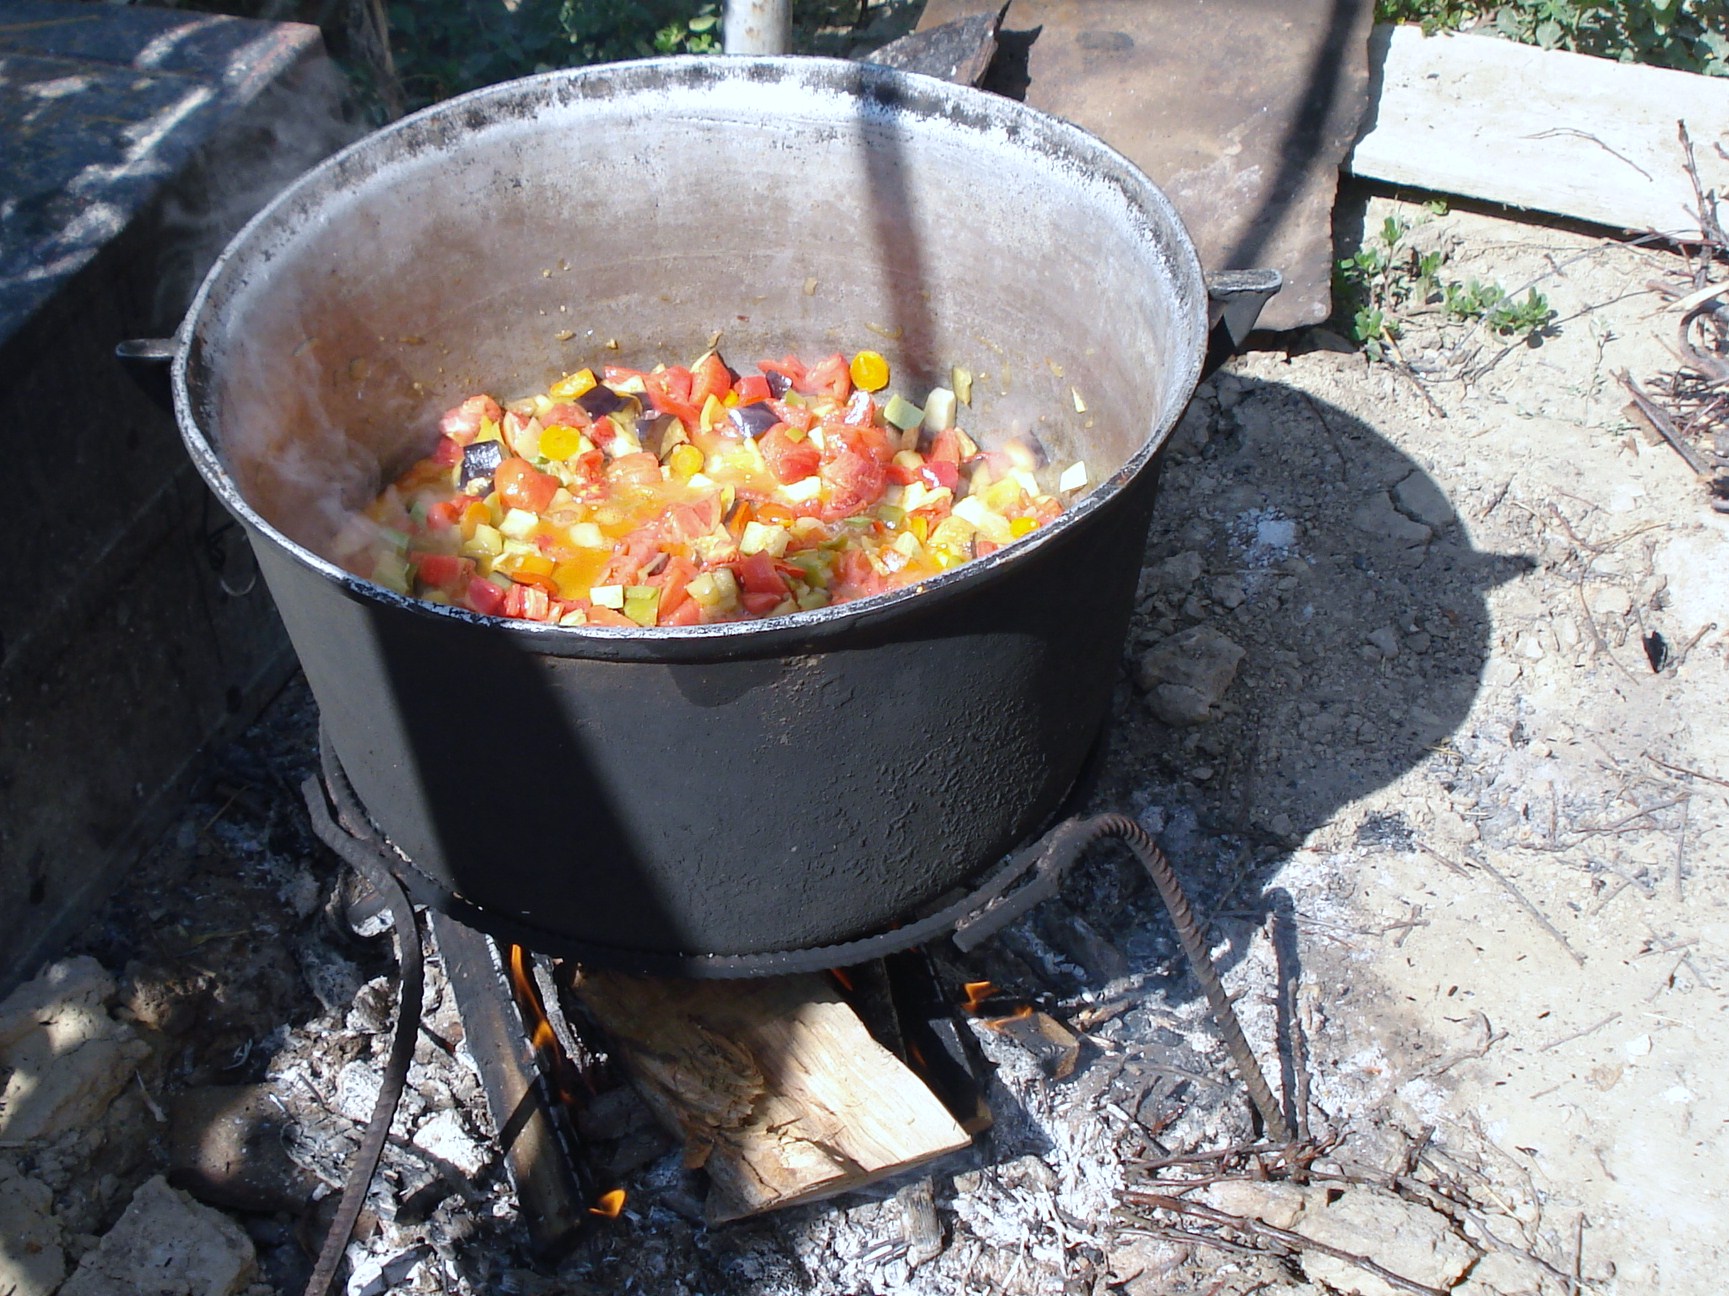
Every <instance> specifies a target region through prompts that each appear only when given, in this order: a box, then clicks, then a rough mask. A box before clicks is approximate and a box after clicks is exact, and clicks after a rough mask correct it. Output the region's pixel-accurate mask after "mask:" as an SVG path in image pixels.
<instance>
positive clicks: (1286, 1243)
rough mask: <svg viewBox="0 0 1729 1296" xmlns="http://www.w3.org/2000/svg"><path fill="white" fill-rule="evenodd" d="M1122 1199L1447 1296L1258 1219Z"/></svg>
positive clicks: (1420, 1292) (1142, 1196) (1131, 1194)
mask: <svg viewBox="0 0 1729 1296" xmlns="http://www.w3.org/2000/svg"><path fill="white" fill-rule="evenodd" d="M1123 1196H1124V1198H1125V1199H1126V1200H1127V1201H1129V1202H1130V1203H1131V1204H1132V1205H1136V1206H1154V1207H1157V1208H1158V1209H1160V1210H1167V1211H1171V1212H1173V1213H1175V1214H1178V1215H1187V1216H1190V1217H1192V1218H1194V1219H1200V1220H1205V1221H1207V1222H1208V1223H1209V1224H1214V1225H1217V1226H1218V1227H1220V1228H1225V1229H1231V1230H1234V1231H1236V1232H1239V1233H1244V1234H1247V1235H1248V1236H1250V1237H1254V1238H1260V1239H1263V1240H1265V1241H1267V1242H1271V1243H1275V1244H1277V1248H1276V1253H1278V1254H1285V1253H1288V1252H1303V1251H1314V1252H1318V1253H1319V1254H1321V1255H1325V1256H1331V1257H1332V1258H1333V1259H1335V1260H1343V1261H1344V1262H1345V1263H1346V1264H1349V1265H1355V1266H1356V1267H1357V1268H1359V1269H1361V1270H1363V1272H1365V1273H1370V1274H1373V1275H1374V1276H1375V1277H1377V1278H1379V1279H1380V1280H1381V1281H1382V1282H1384V1283H1386V1284H1387V1285H1388V1286H1389V1287H1396V1288H1398V1289H1399V1290H1400V1291H1407V1292H1412V1293H1414V1294H1415V1296H1446V1293H1445V1292H1443V1291H1442V1290H1441V1289H1440V1288H1439V1287H1431V1286H1429V1285H1428V1284H1427V1283H1421V1282H1418V1281H1417V1280H1416V1279H1415V1278H1407V1277H1405V1275H1403V1274H1399V1273H1394V1272H1393V1271H1392V1270H1391V1269H1389V1268H1387V1267H1386V1266H1385V1265H1382V1264H1378V1263H1377V1262H1376V1261H1374V1260H1371V1259H1370V1258H1369V1257H1368V1256H1364V1255H1357V1254H1355V1253H1354V1252H1351V1251H1346V1250H1345V1249H1344V1248H1342V1247H1336V1246H1332V1245H1330V1244H1328V1243H1326V1242H1318V1241H1316V1240H1315V1239H1314V1238H1311V1237H1305V1236H1304V1235H1303V1234H1301V1233H1293V1232H1292V1231H1291V1230H1290V1229H1282V1228H1277V1227H1275V1226H1274V1225H1271V1224H1263V1223H1262V1222H1261V1221H1260V1220H1257V1219H1249V1218H1246V1217H1244V1216H1241V1215H1232V1214H1231V1213H1230V1212H1229V1211H1222V1210H1216V1209H1214V1208H1213V1207H1211V1206H1204V1205H1202V1204H1201V1203H1199V1202H1190V1201H1184V1200H1183V1199H1182V1198H1180V1197H1171V1196H1168V1195H1166V1194H1164V1193H1154V1192H1144V1191H1141V1190H1138V1189H1133V1188H1131V1189H1129V1190H1128V1191H1127V1192H1125V1193H1124V1194H1123ZM1270 1249H1271V1248H1270Z"/></svg>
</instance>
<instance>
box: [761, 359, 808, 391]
mask: <svg viewBox="0 0 1729 1296" xmlns="http://www.w3.org/2000/svg"><path fill="white" fill-rule="evenodd" d="M756 367H757V368H758V369H760V370H762V372H763V373H765V374H779V375H780V376H781V377H782V378H785V379H786V380H787V381H788V382H789V383H791V384H792V385H793V386H794V387H795V388H798V387H802V386H803V385H804V375H805V367H804V361H802V360H800V359H799V358H798V357H797V356H793V355H789V356H787V357H786V358H784V359H781V360H758V361H757V362H756Z"/></svg>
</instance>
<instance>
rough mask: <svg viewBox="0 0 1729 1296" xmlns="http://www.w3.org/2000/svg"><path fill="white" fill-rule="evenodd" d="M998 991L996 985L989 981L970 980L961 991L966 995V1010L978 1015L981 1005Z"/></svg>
mask: <svg viewBox="0 0 1729 1296" xmlns="http://www.w3.org/2000/svg"><path fill="white" fill-rule="evenodd" d="M996 992H997V988H996V986H994V985H992V984H991V983H990V982H989V981H968V982H967V983H966V984H965V985H963V986H962V987H961V993H962V994H963V995H965V996H966V1004H965V1007H966V1010H967V1011H968V1012H969V1013H973V1014H974V1015H977V1013H978V1010H979V1005H981V1004H982V1003H984V1001H985V1000H987V999H989V998H990V997H991V996H992V995H994V994H995V993H996Z"/></svg>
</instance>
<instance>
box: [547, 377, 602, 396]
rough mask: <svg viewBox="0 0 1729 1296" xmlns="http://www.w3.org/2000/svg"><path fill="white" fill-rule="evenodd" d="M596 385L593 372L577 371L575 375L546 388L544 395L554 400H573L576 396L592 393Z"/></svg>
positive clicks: (561, 379)
mask: <svg viewBox="0 0 1729 1296" xmlns="http://www.w3.org/2000/svg"><path fill="white" fill-rule="evenodd" d="M596 385H597V383H596V379H595V376H594V370H592V369H578V370H577V371H576V372H575V373H573V374H568V375H566V376H565V377H563V378H560V379H559V380H558V381H557V382H555V383H553V384H552V386H551V387H549V388H547V392H546V394H547V395H549V396H551V397H552V398H553V399H554V400H561V401H567V400H575V399H576V398H577V397H578V396H582V395H585V394H586V393H588V392H591V391H593V390H594V389H595V386H596Z"/></svg>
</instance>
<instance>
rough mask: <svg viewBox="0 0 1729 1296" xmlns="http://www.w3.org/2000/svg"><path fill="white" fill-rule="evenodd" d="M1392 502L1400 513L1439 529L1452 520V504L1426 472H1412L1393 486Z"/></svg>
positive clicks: (1431, 527) (1432, 528) (1433, 528)
mask: <svg viewBox="0 0 1729 1296" xmlns="http://www.w3.org/2000/svg"><path fill="white" fill-rule="evenodd" d="M1393 502H1394V503H1395V504H1396V505H1398V508H1399V511H1400V512H1401V513H1406V514H1409V515H1410V516H1411V517H1413V518H1415V519H1416V520H1417V521H1418V522H1421V523H1422V524H1423V525H1425V526H1427V527H1429V528H1430V529H1431V530H1435V531H1439V530H1440V529H1441V528H1442V527H1444V526H1446V525H1447V524H1448V523H1449V522H1451V521H1452V520H1453V505H1452V502H1451V501H1450V500H1448V498H1447V496H1446V494H1445V493H1444V492H1443V491H1442V490H1441V488H1440V487H1439V486H1438V485H1436V484H1435V479H1434V478H1433V477H1431V476H1429V474H1428V473H1426V472H1414V473H1412V474H1411V475H1410V476H1409V477H1407V478H1405V480H1404V481H1402V482H1400V483H1399V484H1398V485H1397V486H1395V487H1393Z"/></svg>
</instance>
